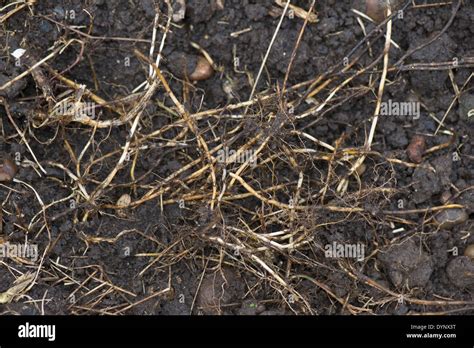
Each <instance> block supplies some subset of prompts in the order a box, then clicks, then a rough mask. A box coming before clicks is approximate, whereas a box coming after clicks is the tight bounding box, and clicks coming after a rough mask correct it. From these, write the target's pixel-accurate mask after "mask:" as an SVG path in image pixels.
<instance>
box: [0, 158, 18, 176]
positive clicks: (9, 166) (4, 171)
mask: <svg viewBox="0 0 474 348" xmlns="http://www.w3.org/2000/svg"><path fill="white" fill-rule="evenodd" d="M17 172H18V167H17V166H16V164H15V162H14V161H12V160H11V159H9V158H4V159H3V162H2V164H0V181H12V180H13V178H14V177H15V175H16V173H17Z"/></svg>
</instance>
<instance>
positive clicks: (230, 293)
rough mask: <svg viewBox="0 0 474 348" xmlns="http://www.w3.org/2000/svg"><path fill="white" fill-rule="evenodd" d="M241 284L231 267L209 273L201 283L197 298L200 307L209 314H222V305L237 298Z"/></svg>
mask: <svg viewBox="0 0 474 348" xmlns="http://www.w3.org/2000/svg"><path fill="white" fill-rule="evenodd" d="M241 284H242V283H241V282H240V279H239V277H238V275H237V273H236V272H235V271H234V270H233V269H230V268H223V269H222V270H221V271H217V272H215V273H213V274H210V275H207V276H206V277H205V278H204V279H203V281H202V283H201V287H200V288H199V293H198V296H197V299H196V303H197V305H198V307H199V309H201V310H202V312H203V313H204V314H208V315H213V314H214V315H216V314H222V312H223V310H222V309H221V307H222V306H225V305H228V304H230V303H231V302H232V301H233V300H235V299H236V294H237V293H239V289H241V287H242V286H241Z"/></svg>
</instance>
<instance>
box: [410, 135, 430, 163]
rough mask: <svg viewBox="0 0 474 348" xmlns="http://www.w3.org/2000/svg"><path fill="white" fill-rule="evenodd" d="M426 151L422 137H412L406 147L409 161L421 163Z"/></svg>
mask: <svg viewBox="0 0 474 348" xmlns="http://www.w3.org/2000/svg"><path fill="white" fill-rule="evenodd" d="M425 150H426V141H425V137H424V136H422V135H414V136H413V138H411V142H410V145H408V147H407V155H408V158H409V159H410V161H412V162H415V163H421V161H423V153H424V152H425Z"/></svg>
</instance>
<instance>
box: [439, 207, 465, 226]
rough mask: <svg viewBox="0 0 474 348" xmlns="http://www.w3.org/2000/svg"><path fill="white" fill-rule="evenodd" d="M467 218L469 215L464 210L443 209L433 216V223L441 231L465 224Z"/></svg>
mask: <svg viewBox="0 0 474 348" xmlns="http://www.w3.org/2000/svg"><path fill="white" fill-rule="evenodd" d="M468 218H469V215H468V214H467V212H466V211H465V210H464V209H461V208H454V209H445V210H443V211H441V212H440V213H438V214H436V215H435V222H436V223H437V224H438V226H439V227H440V228H441V229H444V230H449V229H452V228H453V227H454V226H456V225H459V224H462V223H463V222H466V221H467V219H468Z"/></svg>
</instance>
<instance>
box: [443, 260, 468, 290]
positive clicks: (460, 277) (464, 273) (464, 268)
mask: <svg viewBox="0 0 474 348" xmlns="http://www.w3.org/2000/svg"><path fill="white" fill-rule="evenodd" d="M446 273H447V274H448V278H449V280H451V282H452V283H453V284H454V285H456V286H457V287H458V288H461V289H469V290H474V261H473V260H472V259H471V258H469V257H467V256H458V257H456V258H455V259H453V260H451V261H450V262H449V264H448V266H447V267H446Z"/></svg>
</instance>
